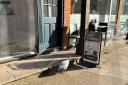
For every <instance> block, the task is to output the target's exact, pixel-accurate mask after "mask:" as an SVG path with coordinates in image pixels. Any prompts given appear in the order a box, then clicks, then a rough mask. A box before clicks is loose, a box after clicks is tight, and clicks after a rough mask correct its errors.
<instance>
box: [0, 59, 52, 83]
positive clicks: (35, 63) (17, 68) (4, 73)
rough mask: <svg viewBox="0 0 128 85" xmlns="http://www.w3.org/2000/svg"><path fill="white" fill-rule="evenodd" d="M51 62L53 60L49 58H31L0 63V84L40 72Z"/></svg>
mask: <svg viewBox="0 0 128 85" xmlns="http://www.w3.org/2000/svg"><path fill="white" fill-rule="evenodd" d="M53 62H54V61H51V60H44V59H33V60H22V61H13V62H9V63H5V64H1V65H0V67H1V70H0V81H1V82H0V84H5V83H8V82H11V81H14V80H17V79H20V78H24V77H27V76H30V75H32V74H35V73H38V72H41V71H43V70H45V69H47V68H48V66H49V65H50V64H51V63H53Z"/></svg>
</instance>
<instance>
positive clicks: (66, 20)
mask: <svg viewBox="0 0 128 85" xmlns="http://www.w3.org/2000/svg"><path fill="white" fill-rule="evenodd" d="M70 14H71V0H64V29H63V32H64V33H63V48H64V49H66V48H67V47H68V42H69V23H70Z"/></svg>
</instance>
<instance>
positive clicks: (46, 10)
mask: <svg viewBox="0 0 128 85" xmlns="http://www.w3.org/2000/svg"><path fill="white" fill-rule="evenodd" d="M42 14H43V16H44V17H56V16H57V0H42Z"/></svg>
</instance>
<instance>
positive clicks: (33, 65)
mask: <svg viewBox="0 0 128 85" xmlns="http://www.w3.org/2000/svg"><path fill="white" fill-rule="evenodd" d="M52 62H53V60H45V61H44V60H43V61H41V60H39V61H28V62H19V63H14V64H8V65H7V66H8V67H9V68H11V69H13V70H21V69H22V70H26V69H37V68H46V67H47V66H48V65H49V64H50V63H52Z"/></svg>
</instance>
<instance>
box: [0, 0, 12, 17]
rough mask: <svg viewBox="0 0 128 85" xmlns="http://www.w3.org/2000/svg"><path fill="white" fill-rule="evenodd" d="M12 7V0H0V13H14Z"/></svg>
mask: <svg viewBox="0 0 128 85" xmlns="http://www.w3.org/2000/svg"><path fill="white" fill-rule="evenodd" d="M12 14H13V11H12V7H11V2H10V0H0V15H12Z"/></svg>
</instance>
